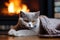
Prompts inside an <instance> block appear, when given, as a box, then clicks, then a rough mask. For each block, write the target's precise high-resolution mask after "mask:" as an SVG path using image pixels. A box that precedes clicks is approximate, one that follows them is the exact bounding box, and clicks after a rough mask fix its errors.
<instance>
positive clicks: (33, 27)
mask: <svg viewBox="0 0 60 40" xmlns="http://www.w3.org/2000/svg"><path fill="white" fill-rule="evenodd" d="M39 14H40V11H37V12H23V11H20V15H19V19H18V23H17V25H15V26H12V27H11V29H10V30H9V32H8V34H9V35H14V36H32V35H39V28H40V19H39ZM18 29H19V30H18Z"/></svg>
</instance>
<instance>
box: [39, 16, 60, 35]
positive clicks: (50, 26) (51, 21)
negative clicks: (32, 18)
mask: <svg viewBox="0 0 60 40" xmlns="http://www.w3.org/2000/svg"><path fill="white" fill-rule="evenodd" d="M40 20H41V22H42V25H43V28H44V29H45V30H46V31H47V32H48V34H49V35H52V34H59V33H60V30H57V28H58V27H59V28H60V26H58V25H59V24H60V19H55V18H48V17H46V16H40Z"/></svg>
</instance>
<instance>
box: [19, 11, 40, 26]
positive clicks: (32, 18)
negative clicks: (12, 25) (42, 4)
mask: <svg viewBox="0 0 60 40" xmlns="http://www.w3.org/2000/svg"><path fill="white" fill-rule="evenodd" d="M39 14H40V11H38V12H22V11H21V12H20V15H19V20H20V21H21V23H22V24H23V25H25V26H27V27H34V26H35V25H36V23H37V19H38V17H39Z"/></svg>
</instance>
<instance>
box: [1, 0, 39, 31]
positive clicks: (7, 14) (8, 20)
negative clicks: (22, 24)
mask: <svg viewBox="0 0 60 40" xmlns="http://www.w3.org/2000/svg"><path fill="white" fill-rule="evenodd" d="M0 5H1V6H0V25H1V27H0V29H3V30H4V29H6V28H7V29H9V28H10V27H9V26H11V25H16V24H17V21H18V18H19V13H20V11H25V12H33V11H39V0H0Z"/></svg>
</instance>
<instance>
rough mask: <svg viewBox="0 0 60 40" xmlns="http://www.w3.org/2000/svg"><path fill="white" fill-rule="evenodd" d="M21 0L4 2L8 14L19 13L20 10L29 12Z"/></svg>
mask: <svg viewBox="0 0 60 40" xmlns="http://www.w3.org/2000/svg"><path fill="white" fill-rule="evenodd" d="M21 2H22V0H9V3H5V5H6V6H7V7H8V12H9V14H19V13H20V11H24V12H29V11H30V10H29V9H28V7H27V5H25V4H22V3H21Z"/></svg>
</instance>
